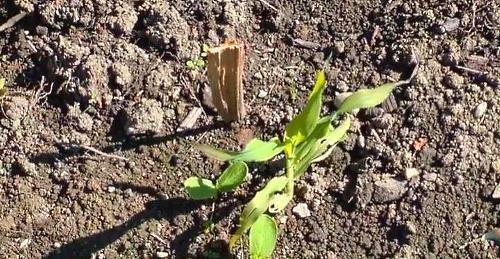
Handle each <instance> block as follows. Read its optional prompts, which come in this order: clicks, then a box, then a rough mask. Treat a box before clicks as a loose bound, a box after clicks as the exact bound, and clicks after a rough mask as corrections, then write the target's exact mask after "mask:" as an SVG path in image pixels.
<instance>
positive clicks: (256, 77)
mask: <svg viewBox="0 0 500 259" xmlns="http://www.w3.org/2000/svg"><path fill="white" fill-rule="evenodd" d="M253 77H254V78H255V79H258V80H261V79H262V78H263V77H262V73H261V72H257V73H255V74H253Z"/></svg>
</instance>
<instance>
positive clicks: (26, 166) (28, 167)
mask: <svg viewBox="0 0 500 259" xmlns="http://www.w3.org/2000/svg"><path fill="white" fill-rule="evenodd" d="M17 163H18V165H19V169H21V171H22V173H23V174H25V175H28V176H36V175H37V171H36V165H35V164H33V163H31V162H30V161H28V160H27V159H20V160H18V161H17Z"/></svg>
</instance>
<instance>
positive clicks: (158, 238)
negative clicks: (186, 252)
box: [149, 233, 167, 245]
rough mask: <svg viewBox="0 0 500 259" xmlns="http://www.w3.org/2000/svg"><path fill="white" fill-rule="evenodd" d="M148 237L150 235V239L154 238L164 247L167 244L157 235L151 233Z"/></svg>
mask: <svg viewBox="0 0 500 259" xmlns="http://www.w3.org/2000/svg"><path fill="white" fill-rule="evenodd" d="M149 235H150V236H152V237H154V238H155V239H156V240H158V241H160V243H162V244H164V245H165V244H166V243H167V242H165V240H163V238H161V237H159V236H158V235H156V234H153V233H151V234H149Z"/></svg>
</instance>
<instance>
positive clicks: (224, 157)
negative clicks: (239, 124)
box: [195, 138, 283, 162]
mask: <svg viewBox="0 0 500 259" xmlns="http://www.w3.org/2000/svg"><path fill="white" fill-rule="evenodd" d="M195 147H196V148H197V149H199V150H200V151H202V152H203V153H205V155H207V156H209V157H212V158H215V159H217V160H220V161H228V160H238V161H245V162H264V161H267V160H270V159H271V158H273V157H274V156H276V155H277V154H279V153H281V151H283V144H282V143H281V141H280V140H279V139H278V138H272V139H270V140H269V141H263V140H260V139H257V138H254V139H252V140H250V142H248V144H247V145H246V147H245V149H243V150H242V151H241V152H234V151H226V150H221V149H217V148H214V147H211V146H208V145H203V144H196V145H195Z"/></svg>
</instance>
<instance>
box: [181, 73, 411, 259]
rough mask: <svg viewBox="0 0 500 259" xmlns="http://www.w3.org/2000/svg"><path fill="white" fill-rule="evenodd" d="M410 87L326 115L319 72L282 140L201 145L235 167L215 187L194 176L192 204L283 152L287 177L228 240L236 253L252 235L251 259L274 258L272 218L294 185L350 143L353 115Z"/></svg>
mask: <svg viewBox="0 0 500 259" xmlns="http://www.w3.org/2000/svg"><path fill="white" fill-rule="evenodd" d="M406 83H409V80H405V81H400V82H396V83H389V84H385V85H382V86H379V87H376V88H373V89H363V90H359V91H357V92H355V93H354V94H352V95H351V96H350V97H348V98H346V100H345V101H344V102H343V103H342V104H341V105H340V107H339V108H338V110H336V111H334V112H332V113H331V114H328V115H324V116H321V107H322V105H323V100H322V97H323V92H324V90H325V88H326V84H327V82H326V78H325V72H324V71H323V70H320V71H319V72H318V74H317V77H316V83H315V85H314V88H313V90H312V92H311V93H310V95H309V99H308V102H307V104H306V106H305V107H304V109H303V110H302V111H301V112H300V113H299V114H298V115H297V116H296V117H294V118H293V119H292V121H290V123H288V125H286V127H285V132H284V137H283V139H280V138H278V137H275V138H272V139H270V140H269V141H263V140H260V139H252V140H251V141H250V142H249V143H248V144H247V145H246V147H245V148H244V149H243V150H242V151H239V152H235V151H225V150H220V149H217V148H214V147H211V146H207V145H203V144H196V145H195V146H196V147H197V148H198V149H199V150H200V151H202V152H203V153H205V154H206V155H207V156H210V157H212V158H215V159H218V160H220V161H228V162H229V163H230V164H229V167H228V168H227V169H226V170H225V171H224V172H223V173H222V174H221V175H220V176H219V178H218V179H217V181H216V183H215V184H214V183H213V182H212V181H210V180H207V179H202V178H199V177H190V178H188V179H187V180H186V181H185V182H184V187H185V189H186V191H187V193H188V195H189V197H190V198H192V199H195V200H201V199H214V198H216V197H217V196H218V194H219V193H220V192H229V191H233V190H234V189H236V188H237V187H238V186H239V185H240V184H241V183H243V181H244V180H245V176H246V174H247V173H248V168H247V165H246V163H247V162H265V161H268V160H271V159H272V158H273V157H275V156H276V155H278V154H280V153H284V154H285V175H282V176H275V177H273V178H271V179H270V180H269V181H268V182H267V184H266V185H265V186H264V188H262V189H261V190H260V191H258V192H257V193H256V194H255V196H254V197H253V198H252V199H251V200H250V202H249V203H248V204H247V205H246V206H245V208H244V209H243V211H242V213H241V215H240V219H239V226H238V229H237V230H236V232H235V233H234V234H233V235H232V237H231V238H230V240H229V248H230V249H233V248H234V247H235V246H236V245H237V243H238V241H239V240H240V238H241V237H242V236H243V235H245V234H247V232H249V252H250V257H251V258H253V259H262V258H271V257H272V253H273V250H274V248H275V246H276V242H277V239H278V227H277V225H276V222H275V220H274V218H273V216H272V215H273V214H277V213H280V212H282V211H283V210H284V209H285V208H286V206H287V205H288V203H289V202H290V201H291V200H292V199H293V194H294V185H295V181H296V180H297V179H298V178H300V177H301V176H302V175H303V174H304V173H305V172H306V171H307V169H308V168H309V167H310V165H311V164H313V163H316V162H318V161H321V160H323V159H325V158H326V157H328V155H329V154H330V153H331V151H332V150H333V148H334V147H335V146H336V145H337V144H338V143H339V142H341V141H343V140H345V139H346V137H347V131H348V130H349V127H350V125H351V120H350V115H349V114H348V113H350V112H352V111H353V110H356V109H360V108H370V107H374V106H376V105H379V104H380V103H382V102H383V101H384V100H385V99H386V98H387V97H388V96H389V94H390V93H391V92H392V90H393V89H394V88H396V87H397V86H399V85H401V84H406Z"/></svg>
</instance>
